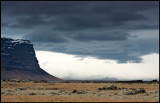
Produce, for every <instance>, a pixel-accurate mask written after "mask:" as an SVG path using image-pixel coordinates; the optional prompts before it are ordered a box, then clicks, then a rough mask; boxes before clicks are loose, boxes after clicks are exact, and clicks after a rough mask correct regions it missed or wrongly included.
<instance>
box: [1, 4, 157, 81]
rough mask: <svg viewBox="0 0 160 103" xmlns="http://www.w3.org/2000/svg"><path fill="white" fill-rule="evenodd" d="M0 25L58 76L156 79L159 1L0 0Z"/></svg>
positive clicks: (41, 63)
mask: <svg viewBox="0 0 160 103" xmlns="http://www.w3.org/2000/svg"><path fill="white" fill-rule="evenodd" d="M1 29H2V30H1V36H2V37H9V38H15V39H19V38H22V39H29V40H31V42H32V43H33V45H34V48H35V51H36V56H37V58H38V60H39V64H40V66H41V68H42V69H44V70H45V71H47V72H48V73H50V74H52V75H54V76H57V77H59V78H62V79H89V80H91V79H104V80H107V79H112V80H134V79H143V80H149V79H159V2H158V1H2V2H1Z"/></svg>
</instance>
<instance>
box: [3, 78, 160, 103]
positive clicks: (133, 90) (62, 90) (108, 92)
mask: <svg viewBox="0 0 160 103" xmlns="http://www.w3.org/2000/svg"><path fill="white" fill-rule="evenodd" d="M1 102H159V83H158V82H156V83H45V82H43V83H41V82H39V83H37V82H15V81H14V82H13V81H2V80H1Z"/></svg>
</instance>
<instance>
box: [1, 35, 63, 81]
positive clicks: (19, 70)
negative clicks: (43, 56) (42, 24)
mask: <svg viewBox="0 0 160 103" xmlns="http://www.w3.org/2000/svg"><path fill="white" fill-rule="evenodd" d="M1 79H24V80H28V79H30V80H47V81H52V82H54V81H55V82H57V81H62V80H61V79H59V78H56V77H54V76H51V75H50V74H48V73H47V72H45V71H44V70H43V69H41V68H40V66H39V64H38V60H37V58H36V56H35V51H34V49H33V44H32V43H31V42H30V41H29V40H22V39H16V40H14V39H10V38H1Z"/></svg>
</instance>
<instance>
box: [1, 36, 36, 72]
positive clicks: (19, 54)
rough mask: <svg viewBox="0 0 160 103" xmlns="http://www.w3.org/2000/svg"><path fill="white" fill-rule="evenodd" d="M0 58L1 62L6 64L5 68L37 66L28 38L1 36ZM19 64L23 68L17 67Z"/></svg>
mask: <svg viewBox="0 0 160 103" xmlns="http://www.w3.org/2000/svg"><path fill="white" fill-rule="evenodd" d="M1 60H2V63H3V64H7V65H8V67H9V68H7V69H12V68H14V67H16V69H25V70H28V69H31V68H32V69H33V68H34V69H36V68H39V65H38V60H37V58H36V57H35V51H34V49H33V44H31V42H30V41H29V40H23V39H10V38H2V39H1ZM19 66H23V68H18V67H19ZM11 67H12V68H11ZM24 67H25V68H24Z"/></svg>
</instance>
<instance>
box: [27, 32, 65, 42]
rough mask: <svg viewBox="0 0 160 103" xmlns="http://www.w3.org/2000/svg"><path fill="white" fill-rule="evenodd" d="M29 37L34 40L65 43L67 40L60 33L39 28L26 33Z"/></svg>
mask: <svg viewBox="0 0 160 103" xmlns="http://www.w3.org/2000/svg"><path fill="white" fill-rule="evenodd" d="M24 38H27V39H29V40H31V41H33V42H45V43H63V42H66V41H67V40H66V38H65V37H62V36H60V35H58V34H57V33H54V32H51V31H49V30H37V31H35V32H33V33H31V34H28V35H26V36H25V37H24Z"/></svg>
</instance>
